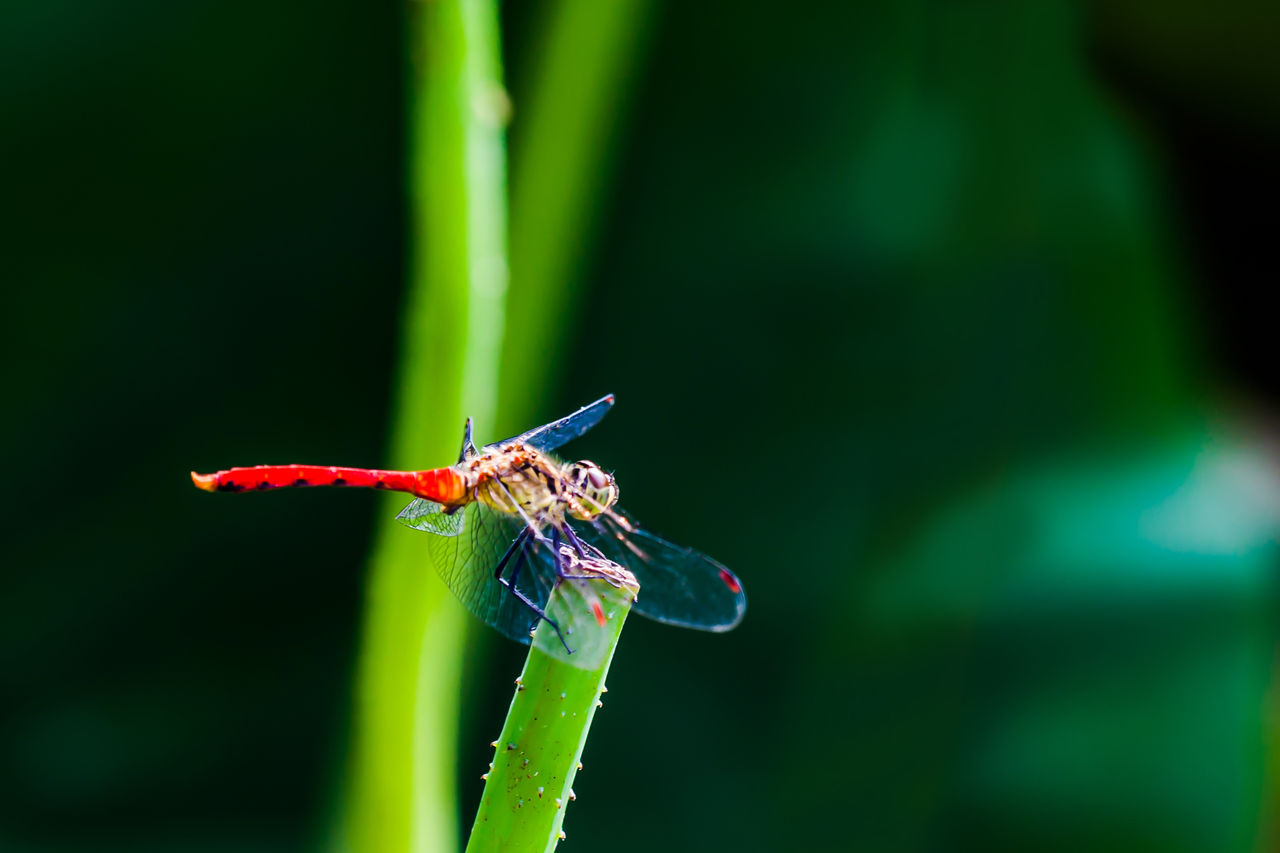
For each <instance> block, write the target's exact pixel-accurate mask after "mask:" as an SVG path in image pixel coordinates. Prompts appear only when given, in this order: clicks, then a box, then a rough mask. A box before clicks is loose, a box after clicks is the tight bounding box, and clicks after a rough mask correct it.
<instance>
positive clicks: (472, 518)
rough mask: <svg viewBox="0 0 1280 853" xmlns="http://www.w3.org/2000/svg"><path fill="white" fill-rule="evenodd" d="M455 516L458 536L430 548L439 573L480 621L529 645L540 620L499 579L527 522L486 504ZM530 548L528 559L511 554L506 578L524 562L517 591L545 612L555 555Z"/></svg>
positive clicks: (440, 540)
mask: <svg viewBox="0 0 1280 853" xmlns="http://www.w3.org/2000/svg"><path fill="white" fill-rule="evenodd" d="M442 515H443V513H442ZM453 516H455V517H456V518H457V525H458V533H457V534H445V535H441V536H433V537H431V541H430V542H429V544H428V548H429V550H430V553H431V560H432V562H433V563H435V566H436V571H437V572H439V574H440V577H441V578H442V579H443V580H444V582H445V585H446V586H448V587H449V589H450V590H452V591H453V594H454V595H456V596H457V597H458V600H459V601H461V602H462V604H463V605H464V606H465V607H466V608H467V609H468V610H470V611H471V612H472V613H473V614H475V616H476V617H477V618H479V619H480V621H482V622H484V623H485V624H486V625H489V626H490V627H492V628H494V629H496V630H497V631H499V632H500V633H502V634H504V635H506V636H507V637H510V638H511V639H513V640H515V641H517V642H520V643H528V642H529V631H530V630H531V629H532V628H533V626H534V625H535V624H536V623H537V615H536V614H535V613H534V612H533V611H532V610H530V609H529V607H528V606H526V605H525V604H524V603H523V602H521V601H520V600H519V599H518V598H517V597H516V596H515V595H513V594H512V592H511V590H510V589H508V588H507V587H506V586H504V585H503V584H502V583H501V582H500V581H499V580H498V579H497V577H496V576H495V570H496V569H497V568H498V564H499V563H501V562H502V558H503V557H504V556H506V555H507V551H508V549H510V548H511V547H512V543H514V542H515V541H516V539H517V537H519V536H520V534H521V533H522V532H523V530H524V522H523V521H522V520H521V519H520V518H519V517H517V516H511V515H506V514H503V513H498V512H494V511H493V510H492V509H489V508H488V507H486V506H484V505H483V504H480V503H471V504H467V506H466V507H465V508H463V509H461V510H458V511H456V512H455V513H453ZM411 526H412V525H411ZM419 529H428V528H425V527H424V528H419ZM431 532H436V531H434V530H432V531H431ZM525 549H526V550H525V553H524V555H523V557H522V555H520V554H517V553H512V554H511V555H510V557H509V559H508V561H507V563H506V565H505V566H504V571H503V575H504V576H505V577H507V578H510V577H511V576H512V572H513V571H514V570H515V568H516V561H517V560H520V561H521V563H520V566H519V571H518V573H517V574H516V589H518V590H519V591H520V592H521V593H523V594H524V596H525V597H526V598H527V599H529V600H530V601H532V602H533V603H534V604H536V605H537V606H538V607H540V608H545V607H546V604H547V598H548V596H549V595H550V594H551V587H552V586H553V585H554V583H555V568H554V567H553V566H552V565H551V562H550V559H549V555H547V554H545V553H542V552H545V551H546V549H545V548H540V547H535V544H534V543H533V542H529V543H528V544H527V545H526V546H525Z"/></svg>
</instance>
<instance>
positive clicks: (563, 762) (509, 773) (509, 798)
mask: <svg viewBox="0 0 1280 853" xmlns="http://www.w3.org/2000/svg"><path fill="white" fill-rule="evenodd" d="M593 562H594V561H593ZM589 570H590V572H591V573H592V574H597V575H599V577H597V578H594V579H591V580H563V581H561V582H560V583H558V584H556V587H555V589H554V590H553V591H552V593H551V597H550V599H549V600H548V602H547V615H548V616H549V617H550V618H551V619H552V620H554V621H555V622H556V624H558V625H559V626H560V628H561V630H562V631H564V633H565V636H566V639H567V641H568V643H569V646H570V647H571V648H573V653H572V654H565V650H564V646H563V645H562V644H561V642H560V638H559V637H558V636H557V634H556V632H555V630H554V629H553V628H552V627H551V625H549V624H548V623H547V622H545V621H544V622H541V623H539V625H538V628H537V630H536V631H535V632H534V637H533V645H532V647H531V648H530V649H529V657H528V659H527V660H526V661H525V666H524V671H523V672H522V673H521V674H520V677H519V678H518V679H516V692H515V696H514V697H513V698H512V700H511V710H510V711H508V712H507V720H506V723H505V724H504V725H503V727H502V734H501V735H499V737H498V739H497V740H496V741H494V744H493V746H494V749H495V750H496V752H495V754H494V759H493V764H492V766H491V767H490V770H489V772H488V773H487V774H485V788H484V794H483V795H482V796H481V798H480V808H479V809H478V810H477V811H476V820H475V825H474V826H473V827H472V829H471V839H470V841H469V842H468V843H467V853H499V851H501V853H544V851H546V852H547V853H549V851H551V850H554V849H555V847H556V844H557V842H558V841H559V839H560V838H561V837H562V835H561V829H560V827H561V824H562V823H563V822H564V814H565V809H566V808H567V807H568V805H569V803H570V801H572V800H573V798H574V795H573V788H572V785H573V779H574V776H575V775H577V772H578V768H579V767H580V766H581V765H580V764H579V762H580V761H581V759H582V749H583V747H584V746H585V745H586V742H587V731H588V729H589V728H590V727H591V721H592V719H593V718H594V717H595V712H596V708H598V707H600V706H601V704H602V703H601V700H600V694H601V693H603V692H604V689H605V687H604V680H605V676H606V675H608V672H609V664H610V662H611V661H612V660H613V652H614V649H616V648H617V643H618V637H619V635H620V634H621V632H622V624H623V622H624V621H626V618H627V614H628V613H629V612H630V611H631V604H632V602H633V601H634V600H635V596H636V593H637V591H638V589H639V588H638V587H637V586H636V583H635V578H634V577H632V576H631V575H630V573H628V572H626V571H625V570H623V569H621V568H620V567H618V566H617V565H616V564H612V563H604V562H602V561H600V562H598V564H597V565H596V566H594V567H591V568H590V569H589ZM614 584H617V585H616V586H615V585H614Z"/></svg>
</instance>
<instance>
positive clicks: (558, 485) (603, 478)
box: [463, 444, 618, 525]
mask: <svg viewBox="0 0 1280 853" xmlns="http://www.w3.org/2000/svg"><path fill="white" fill-rule="evenodd" d="M463 475H464V477H465V478H466V480H467V482H468V485H467V486H466V490H467V491H468V492H469V493H471V494H472V495H474V497H475V499H476V500H478V501H480V502H481V503H483V504H485V505H487V506H489V507H490V508H492V509H495V510H497V511H499V512H503V513H507V514H510V515H523V516H525V517H526V519H528V520H529V521H532V522H534V523H536V524H538V525H543V524H552V525H559V524H560V523H562V522H563V521H564V519H565V517H566V516H568V517H572V518H576V519H579V520H580V521H591V520H593V519H595V518H597V517H598V516H599V515H600V514H601V513H604V512H606V511H607V510H609V509H610V508H611V507H612V506H613V505H614V504H615V503H617V502H618V484H617V483H616V482H614V479H613V475H611V474H609V473H608V472H607V471H605V470H603V469H602V468H601V467H600V466H599V465H596V464H595V463H594V462H588V461H586V460H583V461H581V462H574V463H572V464H570V465H563V464H562V463H560V462H558V461H557V460H554V459H552V458H551V457H549V456H546V455H543V454H542V453H539V452H538V451H536V450H534V449H532V448H530V447H526V446H522V445H518V444H517V445H508V446H506V447H504V448H502V449H500V450H497V451H495V452H493V453H487V454H485V455H483V456H479V457H477V458H475V459H473V460H471V461H470V462H468V463H467V464H466V466H465V468H464V469H463Z"/></svg>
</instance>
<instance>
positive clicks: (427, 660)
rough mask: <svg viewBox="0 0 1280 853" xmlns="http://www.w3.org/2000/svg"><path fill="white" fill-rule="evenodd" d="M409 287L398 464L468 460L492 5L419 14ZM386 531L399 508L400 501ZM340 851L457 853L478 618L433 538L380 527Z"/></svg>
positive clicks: (480, 405)
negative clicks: (464, 602) (471, 619)
mask: <svg viewBox="0 0 1280 853" xmlns="http://www.w3.org/2000/svg"><path fill="white" fill-rule="evenodd" d="M410 16H411V19H410V24H411V26H410V32H411V42H410V55H411V60H412V72H411V74H412V77H411V79H412V85H411V86H410V87H409V88H410V97H411V98H412V102H411V104H410V115H411V121H410V131H411V134H412V140H411V143H410V149H409V150H410V174H411V181H412V183H411V198H410V217H411V229H412V231H411V241H410V245H411V252H412V255H411V264H410V269H411V273H410V274H411V276H412V278H411V281H410V282H409V287H408V293H407V299H406V306H405V324H404V330H403V336H404V338H403V343H402V356H401V371H402V372H401V375H400V381H399V385H398V386H397V388H396V389H395V392H394V394H393V395H392V399H393V401H394V405H395V413H394V418H393V427H392V441H391V445H392V452H391V458H390V460H389V461H390V463H391V464H392V465H394V466H400V467H408V468H415V467H422V466H424V465H427V466H430V465H438V464H442V463H447V462H449V461H451V460H452V459H453V458H454V457H455V456H456V454H457V451H458V442H459V440H460V437H461V429H462V423H463V419H464V417H465V416H466V415H472V416H474V417H475V418H476V419H477V420H478V421H479V422H480V423H485V424H490V423H492V422H493V420H494V417H495V415H496V411H497V388H498V363H499V357H500V352H499V350H500V347H501V341H502V333H503V326H504V311H505V300H506V289H507V265H506V255H505V250H504V249H505V241H506V199H505V192H506V186H505V184H506V172H505V161H504V147H503V146H504V143H503V125H504V121H505V117H506V114H507V106H506V103H507V101H506V96H505V94H504V92H503V89H502V82H501V61H500V50H499V41H498V14H497V4H496V2H494V0H433V2H430V3H420V4H413V6H412V8H411V9H410ZM387 509H388V518H389V517H390V516H391V515H394V513H395V511H396V509H398V506H395V507H394V508H393V504H392V503H390V502H389V503H388V507H387ZM370 570H371V577H370V581H369V586H368V600H367V602H366V609H365V617H364V637H363V646H362V649H361V653H360V660H359V671H358V676H357V683H356V696H357V698H356V705H355V709H354V720H353V731H354V734H353V744H352V748H351V754H350V758H349V772H348V788H347V793H346V803H345V808H344V810H343V815H342V825H341V827H340V831H339V834H338V838H337V844H336V846H337V847H338V849H345V850H352V851H359V853H382V851H388V853H404V851H409V850H450V849H456V847H457V837H458V828H457V799H456V791H455V788H456V784H455V777H456V746H455V741H456V733H457V720H458V702H459V698H458V684H459V681H460V670H461V660H462V653H463V646H464V640H465V636H466V631H467V627H468V620H467V618H466V616H465V611H463V609H462V608H461V607H460V606H458V605H457V603H456V602H454V601H453V600H452V598H451V596H450V594H449V592H448V590H447V589H446V587H445V585H444V584H443V583H441V582H440V579H439V578H438V577H437V576H436V574H435V572H434V571H432V570H431V568H430V563H429V560H428V558H427V556H426V550H425V548H424V547H423V542H422V540H421V538H420V537H417V536H413V535H407V534H406V531H405V530H404V529H403V528H401V527H399V526H398V525H394V524H385V525H382V526H381V527H380V528H379V537H378V541H377V544H376V546H375V549H374V553H373V557H372V560H371V566H370Z"/></svg>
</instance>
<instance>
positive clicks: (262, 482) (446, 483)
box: [191, 465, 465, 504]
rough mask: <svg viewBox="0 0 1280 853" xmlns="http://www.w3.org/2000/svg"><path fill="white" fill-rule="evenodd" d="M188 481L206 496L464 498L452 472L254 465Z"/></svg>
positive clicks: (441, 500)
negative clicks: (287, 491) (317, 491)
mask: <svg viewBox="0 0 1280 853" xmlns="http://www.w3.org/2000/svg"><path fill="white" fill-rule="evenodd" d="M191 481H192V482H193V483H195V484H196V486H197V487H198V488H201V489H204V490H205V491H207V492H252V491H257V492H260V491H267V490H269V489H283V488H300V487H306V486H349V487H352V488H364V489H384V490H386V491H392V492H408V493H409V494H412V495H416V496H417V497H420V498H426V499H428V500H433V501H437V502H439V503H443V504H453V503H457V502H458V501H460V500H461V499H462V498H463V496H464V495H465V488H464V484H463V483H462V478H461V477H459V476H458V473H457V472H456V471H454V470H453V469H452V468H435V469H432V470H430V471H383V470H379V469H377V468H342V467H339V466H336V465H255V466H253V467H252V468H230V469H228V470H226V471H218V472H217V473H216V474H197V473H196V472H194V471H192V472H191Z"/></svg>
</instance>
